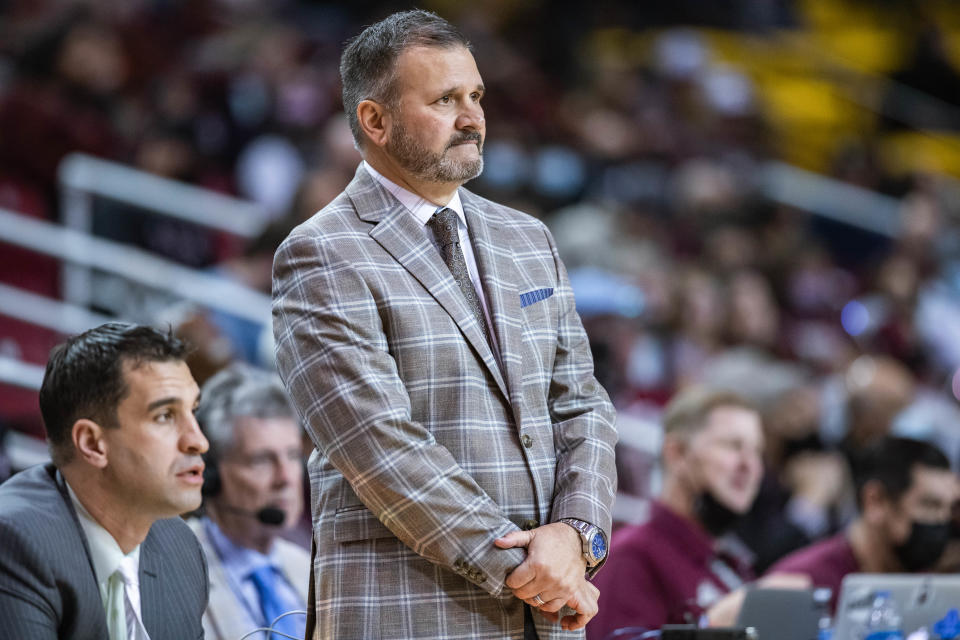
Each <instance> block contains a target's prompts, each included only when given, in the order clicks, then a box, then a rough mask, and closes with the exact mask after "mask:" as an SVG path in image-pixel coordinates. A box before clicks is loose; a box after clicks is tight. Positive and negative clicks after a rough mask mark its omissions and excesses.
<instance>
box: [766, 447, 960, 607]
mask: <svg viewBox="0 0 960 640" xmlns="http://www.w3.org/2000/svg"><path fill="white" fill-rule="evenodd" d="M857 469H858V472H857V473H856V475H855V477H854V481H855V483H856V488H857V501H858V506H859V509H860V513H859V515H858V517H857V518H856V519H855V520H854V521H853V522H852V523H851V524H850V525H849V526H848V527H847V528H846V530H845V531H843V532H841V533H839V534H837V535H836V536H833V537H831V538H828V539H826V540H823V541H821V542H818V543H814V544H812V545H810V546H808V547H805V548H803V549H800V550H798V551H795V552H794V553H792V554H790V555H788V556H786V557H785V558H783V559H782V560H780V561H779V562H778V563H776V564H775V565H774V566H773V567H771V568H770V571H769V572H768V575H776V574H778V573H786V572H789V573H794V574H796V573H801V574H806V575H808V576H809V577H810V578H811V580H812V582H813V584H814V585H815V586H818V587H821V586H822V587H830V588H831V589H832V590H833V600H832V601H831V608H832V609H835V608H836V604H837V595H838V593H839V591H840V583H841V582H842V581H843V578H844V576H846V575H847V574H848V573H900V572H907V573H913V572H920V571H928V570H931V569H933V568H934V566H935V565H936V564H937V561H938V560H939V559H940V557H941V555H942V554H943V551H944V549H945V548H946V546H947V543H948V542H949V541H950V536H951V507H952V506H953V504H954V503H955V502H956V500H957V499H958V498H960V485H958V482H957V477H956V475H954V473H953V472H952V471H951V470H950V462H949V461H948V460H947V457H946V456H945V455H944V454H943V452H942V451H940V450H939V449H938V448H937V447H935V446H934V445H932V444H929V443H926V442H920V441H918V440H910V439H907V438H895V437H889V436H888V437H885V438H883V439H881V440H880V441H878V442H877V443H875V444H874V445H872V446H870V447H868V448H867V449H866V450H865V451H864V452H863V454H862V457H861V458H860V460H859V461H858V465H857Z"/></svg>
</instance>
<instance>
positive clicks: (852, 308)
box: [840, 300, 870, 337]
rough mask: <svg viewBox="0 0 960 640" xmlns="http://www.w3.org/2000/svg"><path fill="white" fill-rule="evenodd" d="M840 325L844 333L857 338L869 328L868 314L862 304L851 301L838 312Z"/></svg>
mask: <svg viewBox="0 0 960 640" xmlns="http://www.w3.org/2000/svg"><path fill="white" fill-rule="evenodd" d="M840 324H841V325H843V330H844V331H846V332H847V333H848V334H850V335H851V336H853V337H857V336H859V335H860V334H862V333H863V332H864V331H865V330H866V329H867V327H868V326H870V312H869V311H868V310H867V307H866V306H864V304H863V303H862V302H859V301H857V300H851V301H850V302H848V303H847V304H846V305H844V307H843V311H841V312H840Z"/></svg>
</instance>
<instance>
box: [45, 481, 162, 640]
mask: <svg viewBox="0 0 960 640" xmlns="http://www.w3.org/2000/svg"><path fill="white" fill-rule="evenodd" d="M64 482H65V483H66V485H67V491H68V492H69V493H70V500H71V501H72V502H73V508H74V509H76V511H77V516H79V519H80V527H81V528H82V529H83V533H84V535H85V536H86V537H87V545H88V546H89V547H90V557H91V559H92V560H93V571H94V574H95V575H96V578H97V584H98V585H99V586H100V597H101V598H102V600H103V602H106V601H107V581H108V580H110V576H111V575H113V573H114V572H115V571H116V570H117V569H119V568H120V563H121V562H123V561H124V560H125V561H126V565H127V566H128V567H129V570H128V571H126V572H125V573H127V574H130V577H131V578H133V579H132V580H131V581H130V582H126V581H125V591H126V594H127V598H129V600H130V604H131V605H132V606H133V611H134V613H135V614H136V616H137V635H136V637H135V638H128V640H150V635H149V634H148V633H147V630H146V628H145V627H144V626H143V616H142V615H141V613H140V545H137V546H136V547H135V548H134V549H133V551H131V552H130V553H128V554H124V553H123V550H122V549H120V545H119V544H118V543H117V541H116V539H114V537H113V535H112V534H111V533H110V532H109V531H107V530H106V529H104V528H103V527H102V526H101V525H100V523H99V522H97V521H96V520H94V519H93V516H91V515H90V512H89V511H87V510H86V508H85V507H84V506H83V505H82V504H80V500H78V499H77V494H76V493H74V491H73V488H72V487H71V486H70V484H69V483H67V482H66V480H64Z"/></svg>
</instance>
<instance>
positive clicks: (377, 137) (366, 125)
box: [357, 100, 390, 147]
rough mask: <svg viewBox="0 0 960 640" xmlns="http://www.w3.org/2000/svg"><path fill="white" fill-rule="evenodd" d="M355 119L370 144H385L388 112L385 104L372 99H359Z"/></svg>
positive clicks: (388, 120)
mask: <svg viewBox="0 0 960 640" xmlns="http://www.w3.org/2000/svg"><path fill="white" fill-rule="evenodd" d="M357 121H358V122H359V124H360V129H361V130H362V131H363V133H364V134H365V135H366V136H367V140H369V141H370V143H371V144H373V145H376V146H378V147H382V146H384V145H385V144H387V138H388V137H389V130H390V112H389V111H387V108H386V107H385V106H383V105H382V104H380V103H379V102H374V101H373V100H361V101H360V104H358V105H357Z"/></svg>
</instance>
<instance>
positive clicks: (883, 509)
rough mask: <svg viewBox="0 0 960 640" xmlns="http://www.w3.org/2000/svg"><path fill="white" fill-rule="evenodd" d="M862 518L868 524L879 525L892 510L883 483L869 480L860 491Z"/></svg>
mask: <svg viewBox="0 0 960 640" xmlns="http://www.w3.org/2000/svg"><path fill="white" fill-rule="evenodd" d="M860 504H861V514H860V516H861V517H862V518H863V519H864V521H866V522H867V523H868V524H879V523H880V522H881V521H882V519H883V517H884V516H885V515H886V514H887V511H888V510H889V509H890V496H888V495H887V490H886V488H885V487H884V486H883V483H882V482H880V481H879V480H869V481H867V482H866V483H865V484H864V485H863V487H862V488H861V489H860Z"/></svg>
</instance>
